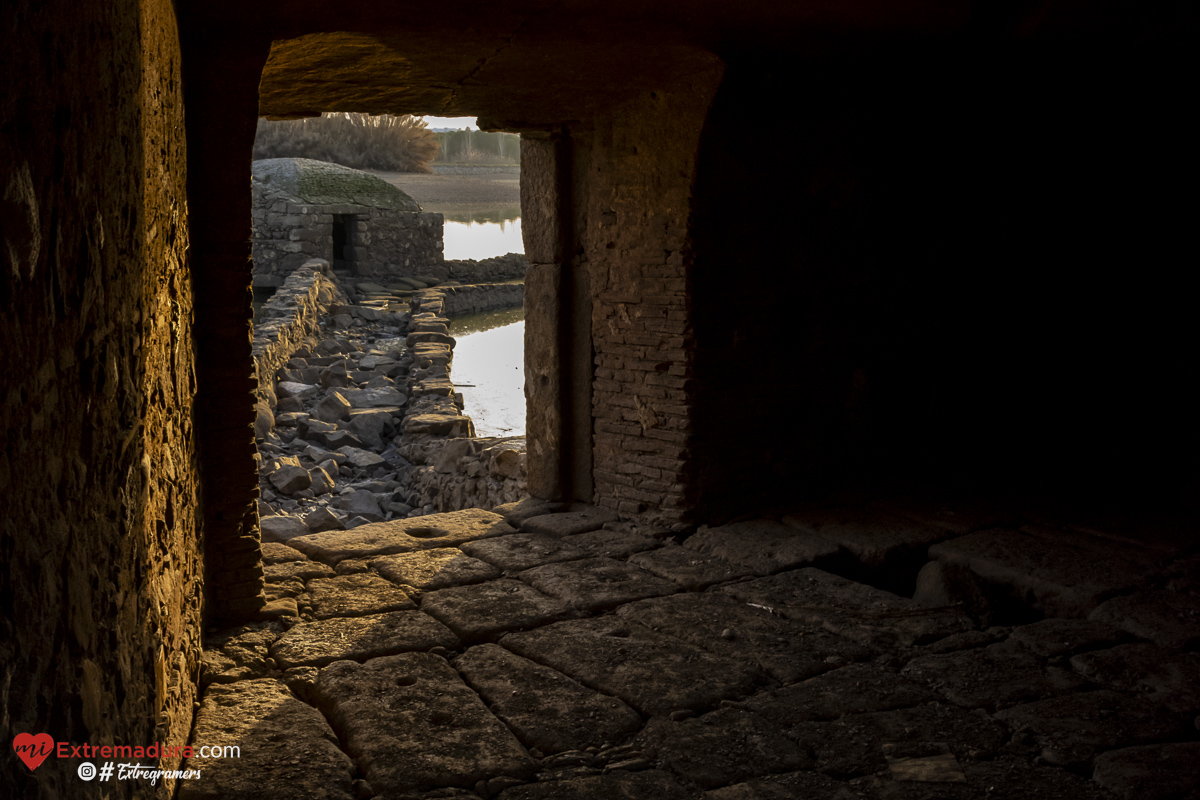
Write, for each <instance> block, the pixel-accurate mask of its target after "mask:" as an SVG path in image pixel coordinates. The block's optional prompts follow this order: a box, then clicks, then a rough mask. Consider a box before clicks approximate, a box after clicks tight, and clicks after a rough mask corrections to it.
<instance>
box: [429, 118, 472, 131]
mask: <svg viewBox="0 0 1200 800" xmlns="http://www.w3.org/2000/svg"><path fill="white" fill-rule="evenodd" d="M423 119H424V120H425V124H426V125H428V126H429V127H430V128H451V129H453V130H456V131H457V130H461V129H463V128H470V129H471V130H473V131H477V130H479V126H478V125H476V124H475V117H424V118H423Z"/></svg>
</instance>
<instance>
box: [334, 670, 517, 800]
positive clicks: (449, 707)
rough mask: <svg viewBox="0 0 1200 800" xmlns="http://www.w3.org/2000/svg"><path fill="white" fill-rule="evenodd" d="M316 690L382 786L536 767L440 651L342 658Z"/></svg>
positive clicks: (400, 787)
mask: <svg viewBox="0 0 1200 800" xmlns="http://www.w3.org/2000/svg"><path fill="white" fill-rule="evenodd" d="M314 693H315V696H316V698H317V703H318V705H319V706H320V708H321V709H322V710H323V711H324V712H325V714H326V716H328V717H329V719H330V721H332V723H333V725H334V727H335V728H336V729H337V731H338V733H339V735H340V736H341V739H342V741H343V742H344V743H345V746H346V750H347V751H348V752H349V753H350V755H351V756H353V757H354V760H355V762H356V763H357V764H358V766H359V768H360V769H362V771H363V773H364V774H365V775H366V778H367V781H368V782H369V783H370V784H371V786H372V787H373V788H374V789H375V791H376V792H377V793H381V794H386V793H388V792H393V793H394V792H403V791H408V790H412V789H425V788H435V787H439V786H461V787H471V786H474V785H475V784H476V783H477V782H478V781H480V780H486V779H489V778H495V777H496V776H501V775H507V776H512V777H515V778H525V777H528V776H530V775H532V773H533V772H534V769H535V767H534V763H533V761H532V759H530V757H529V755H528V753H526V752H525V749H524V748H523V747H521V744H520V742H518V741H517V740H516V739H515V738H514V737H513V735H512V733H511V732H509V730H508V729H507V728H506V727H504V724H503V723H501V722H500V720H498V719H496V718H495V717H494V716H492V714H490V713H489V712H488V710H487V708H486V707H485V706H484V704H483V702H482V701H481V700H480V699H479V697H478V695H476V694H475V692H473V691H471V689H470V688H469V687H468V686H467V685H466V684H465V683H463V681H462V678H460V677H459V675H458V673H457V672H455V671H454V668H453V667H451V666H450V664H449V663H447V662H446V660H445V659H444V658H441V657H440V656H435V655H431V654H429V653H406V654H404V655H397V656H388V657H384V658H375V659H371V660H370V661H367V662H366V663H365V664H358V663H355V662H351V661H342V662H338V663H337V664H333V665H331V666H328V667H326V668H325V669H323V670H321V673H320V675H319V676H318V678H317V683H316V686H315V688H314Z"/></svg>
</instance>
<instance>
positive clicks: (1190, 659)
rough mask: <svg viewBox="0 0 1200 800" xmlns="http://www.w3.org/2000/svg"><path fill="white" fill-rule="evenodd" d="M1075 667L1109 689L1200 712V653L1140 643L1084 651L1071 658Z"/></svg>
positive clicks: (1190, 711)
mask: <svg viewBox="0 0 1200 800" xmlns="http://www.w3.org/2000/svg"><path fill="white" fill-rule="evenodd" d="M1071 666H1072V667H1074V668H1075V670H1076V671H1077V672H1079V673H1080V674H1081V675H1083V676H1084V677H1086V678H1087V679H1088V680H1091V681H1094V682H1096V683H1098V684H1100V685H1101V686H1104V687H1107V688H1109V689H1115V690H1116V691H1119V692H1129V693H1133V694H1137V695H1139V696H1140V697H1142V698H1144V699H1146V700H1150V701H1152V702H1155V703H1158V704H1160V705H1163V706H1165V707H1166V708H1169V709H1171V710H1172V711H1176V712H1180V713H1184V714H1195V713H1197V712H1200V653H1180V652H1178V651H1176V650H1169V649H1166V648H1163V647H1159V646H1157V645H1153V644H1149V643H1148V642H1137V643H1132V644H1123V645H1118V646H1116V647H1113V648H1110V649H1108V650H1097V651H1095V652H1091V653H1081V654H1079V655H1077V656H1074V657H1072V658H1071Z"/></svg>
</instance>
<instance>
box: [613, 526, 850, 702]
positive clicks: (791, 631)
mask: <svg viewBox="0 0 1200 800" xmlns="http://www.w3.org/2000/svg"><path fill="white" fill-rule="evenodd" d="M673 549H676V550H682V549H683V548H681V547H677V548H673ZM617 616H619V617H621V618H622V619H627V620H630V621H631V622H637V623H640V624H642V625H645V626H646V627H647V628H653V629H654V630H657V631H661V632H663V633H667V634H670V635H671V636H674V637H676V638H678V639H682V640H684V641H686V642H689V643H691V644H694V645H696V646H697V647H700V648H702V649H704V650H707V651H708V652H710V653H713V654H715V655H719V656H723V657H725V658H733V659H740V660H745V661H749V662H751V663H753V664H755V665H757V666H758V667H759V668H761V669H762V670H763V671H764V672H766V673H767V674H769V675H771V677H773V678H775V679H776V680H778V681H780V682H781V683H795V682H796V681H798V680H803V679H804V678H809V677H812V676H813V675H818V674H820V673H822V672H825V671H826V670H830V669H833V668H835V667H837V666H839V665H841V664H845V663H848V662H850V661H862V660H864V659H868V658H870V657H871V655H872V652H871V650H870V649H869V648H867V647H864V646H863V645H861V644H858V643H857V642H852V641H850V640H849V639H845V638H842V637H840V636H837V635H835V634H832V633H829V632H828V631H826V630H824V629H822V628H813V627H805V626H803V625H799V624H797V623H795V622H791V621H790V620H786V619H781V618H780V617H777V616H774V615H773V614H771V613H770V612H768V611H764V610H763V609H761V608H754V607H752V606H749V605H747V604H746V603H742V602H739V601H737V600H735V599H734V598H732V597H729V596H728V595H724V594H715V593H709V592H705V593H694V592H693V593H688V594H678V595H673V596H671V597H659V598H653V599H649V600H642V601H640V602H637V603H630V604H629V605H625V606H622V607H621V608H619V609H617Z"/></svg>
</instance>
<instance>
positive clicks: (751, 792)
mask: <svg viewBox="0 0 1200 800" xmlns="http://www.w3.org/2000/svg"><path fill="white" fill-rule="evenodd" d="M857 788H858V787H851V786H850V785H848V784H846V783H843V782H841V781H835V780H834V779H833V778H830V777H827V776H825V775H822V774H821V773H819V772H788V773H784V774H782V775H770V776H767V777H765V778H757V779H755V780H752V781H746V782H744V783H736V784H734V785H733V786H725V787H723V788H721V789H712V790H709V791H707V792H705V793H704V798H703V800H797V798H803V799H804V800H808V798H812V799H813V800H817V799H818V798H819V799H820V800H860V798H861V795H860V794H859V793H858V791H856V790H857Z"/></svg>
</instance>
